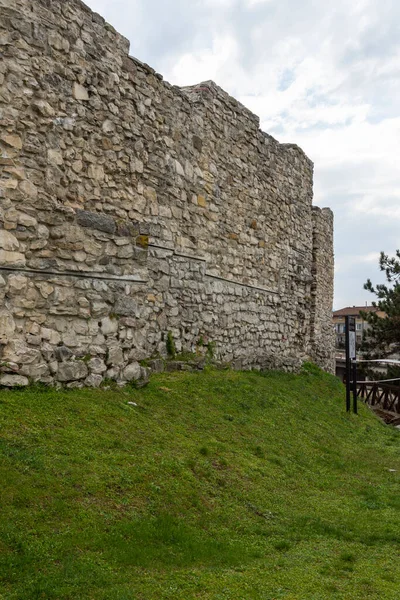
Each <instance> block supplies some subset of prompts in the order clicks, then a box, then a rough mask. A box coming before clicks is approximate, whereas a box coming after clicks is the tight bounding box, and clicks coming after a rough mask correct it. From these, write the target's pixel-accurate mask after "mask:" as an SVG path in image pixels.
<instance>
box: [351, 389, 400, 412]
mask: <svg viewBox="0 0 400 600" xmlns="http://www.w3.org/2000/svg"><path fill="white" fill-rule="evenodd" d="M357 396H358V397H359V398H362V399H363V400H364V402H366V403H367V404H369V405H370V406H373V407H377V408H382V409H383V410H386V411H388V412H392V413H398V414H400V386H398V385H390V384H387V383H381V382H377V381H358V382H357Z"/></svg>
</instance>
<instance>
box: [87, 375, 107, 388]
mask: <svg viewBox="0 0 400 600" xmlns="http://www.w3.org/2000/svg"><path fill="white" fill-rule="evenodd" d="M102 381H103V377H102V376H101V375H96V374H95V373H91V374H90V375H89V377H87V378H86V379H85V385H86V386H87V387H92V388H99V387H100V386H101V384H102Z"/></svg>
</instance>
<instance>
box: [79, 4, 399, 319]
mask: <svg viewBox="0 0 400 600" xmlns="http://www.w3.org/2000/svg"><path fill="white" fill-rule="evenodd" d="M86 2H87V4H89V6H90V7H91V8H92V9H93V10H95V11H97V12H99V13H100V14H101V15H102V16H103V17H105V18H106V19H107V21H109V22H110V23H111V24H112V25H114V27H115V28H116V29H117V30H118V31H120V32H121V33H122V34H123V35H125V36H126V37H127V38H128V39H129V40H130V41H131V54H132V55H133V56H136V57H137V58H139V59H140V60H142V61H143V62H147V63H148V64H150V65H151V66H152V67H153V68H154V69H156V71H158V72H160V73H162V74H163V76H164V78H165V79H167V80H168V81H170V82H171V83H174V84H176V85H191V84H194V83H199V82H200V81H204V80H207V79H213V80H214V81H215V82H216V83H217V84H218V85H220V86H221V87H223V88H224V89H225V90H226V91H228V92H229V93H230V94H231V95H233V96H235V97H236V98H237V99H239V100H240V101H241V102H243V104H245V105H246V106H247V107H248V108H250V109H251V110H252V111H253V112H255V113H256V114H258V115H259V116H260V118H261V127H262V129H263V130H264V131H267V132H268V133H270V134H271V135H273V136H274V137H275V138H277V139H278V140H279V141H280V142H294V143H297V144H298V145H300V146H301V147H302V148H303V149H304V150H305V152H306V153H307V154H308V156H309V157H310V158H311V159H312V160H313V161H314V163H315V189H314V195H315V199H314V202H315V204H318V205H319V206H330V207H331V208H332V209H333V211H334V213H335V253H336V292H335V308H341V307H343V306H347V305H354V304H356V305H361V304H365V302H366V301H368V303H370V302H371V300H373V299H374V297H373V296H372V295H371V294H369V293H368V292H366V291H364V290H363V283H364V282H365V280H366V279H367V278H368V277H370V278H371V279H372V280H373V282H377V281H380V280H381V275H380V272H379V268H378V262H377V260H378V256H379V252H380V250H385V251H386V252H387V253H389V254H391V253H393V252H394V251H395V249H396V248H398V247H400V243H399V242H400V169H399V168H398V163H399V159H400V105H399V100H400V2H398V0H86Z"/></svg>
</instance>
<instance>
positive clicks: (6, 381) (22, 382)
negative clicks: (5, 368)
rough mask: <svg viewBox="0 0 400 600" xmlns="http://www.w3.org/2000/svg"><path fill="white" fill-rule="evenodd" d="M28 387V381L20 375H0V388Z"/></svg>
mask: <svg viewBox="0 0 400 600" xmlns="http://www.w3.org/2000/svg"><path fill="white" fill-rule="evenodd" d="M27 385H29V379H28V378H27V377H23V376H22V375H0V387H1V386H4V387H9V388H14V387H26V386H27Z"/></svg>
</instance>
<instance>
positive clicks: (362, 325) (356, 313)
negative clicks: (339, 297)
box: [332, 306, 386, 348]
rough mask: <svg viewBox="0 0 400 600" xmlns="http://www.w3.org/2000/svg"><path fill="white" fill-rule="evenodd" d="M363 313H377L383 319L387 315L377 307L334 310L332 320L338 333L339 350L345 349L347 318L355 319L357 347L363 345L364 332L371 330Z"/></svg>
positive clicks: (348, 307) (337, 345)
mask: <svg viewBox="0 0 400 600" xmlns="http://www.w3.org/2000/svg"><path fill="white" fill-rule="evenodd" d="M361 312H367V313H368V312H376V313H377V314H378V316H379V317H382V318H384V317H385V316H386V315H385V313H384V312H382V311H380V310H379V309H378V308H377V307H376V306H346V307H345V308H341V309H340V310H334V311H333V313H332V320H333V325H334V327H335V332H336V347H337V348H344V344H345V317H355V319H356V340H357V345H360V344H361V342H362V339H363V335H364V332H365V331H366V330H367V329H368V328H369V324H368V323H367V322H366V321H364V319H363V318H362V316H361V314H360V313H361Z"/></svg>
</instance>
